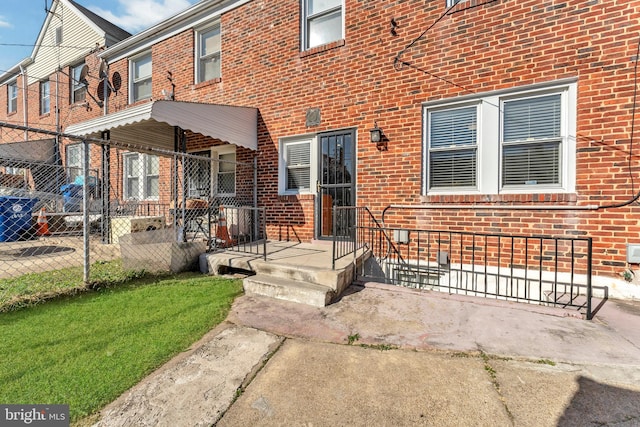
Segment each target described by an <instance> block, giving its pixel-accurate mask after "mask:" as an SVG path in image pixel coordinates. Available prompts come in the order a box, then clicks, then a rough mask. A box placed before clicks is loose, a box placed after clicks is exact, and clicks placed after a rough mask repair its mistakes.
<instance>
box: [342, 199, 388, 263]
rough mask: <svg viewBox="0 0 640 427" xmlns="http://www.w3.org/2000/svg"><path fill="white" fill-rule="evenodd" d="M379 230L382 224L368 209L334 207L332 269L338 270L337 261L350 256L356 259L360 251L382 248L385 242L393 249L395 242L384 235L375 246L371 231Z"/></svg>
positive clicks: (379, 236) (381, 234) (380, 234)
mask: <svg viewBox="0 0 640 427" xmlns="http://www.w3.org/2000/svg"><path fill="white" fill-rule="evenodd" d="M379 229H381V226H380V224H379V223H378V221H377V220H376V218H375V217H374V216H373V214H372V213H371V211H369V209H368V208H366V207H358V206H334V207H333V263H332V268H333V269H335V268H336V261H337V260H339V259H342V258H344V257H345V256H348V255H353V257H354V258H355V257H356V255H357V253H358V251H359V250H361V249H363V248H372V247H374V246H380V245H381V244H382V242H383V241H384V244H385V245H387V246H389V247H393V242H391V240H390V239H389V238H388V236H386V235H385V234H384V233H379V234H378V235H377V238H378V239H380V240H381V242H379V243H378V244H377V245H376V244H375V242H374V233H373V232H372V231H371V230H379Z"/></svg>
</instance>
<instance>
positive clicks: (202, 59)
mask: <svg viewBox="0 0 640 427" xmlns="http://www.w3.org/2000/svg"><path fill="white" fill-rule="evenodd" d="M197 40H198V47H197V52H198V53H197V55H198V58H197V61H196V64H197V67H198V69H197V70H196V73H197V82H198V83H200V82H206V81H207V80H211V79H215V78H219V77H220V24H217V25H215V26H213V27H210V28H207V29H205V30H203V31H199V32H198V39H197Z"/></svg>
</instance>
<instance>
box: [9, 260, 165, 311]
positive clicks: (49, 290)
mask: <svg viewBox="0 0 640 427" xmlns="http://www.w3.org/2000/svg"><path fill="white" fill-rule="evenodd" d="M163 276H164V277H166V276H168V273H162V274H150V273H146V272H144V271H125V270H123V269H122V261H121V260H119V259H118V260H114V261H98V262H96V263H93V264H92V265H91V268H90V269H89V282H88V283H86V284H85V283H83V281H82V277H83V268H82V267H68V268H61V269H59V270H54V271H48V272H45V273H28V274H24V275H22V276H19V277H14V278H9V279H0V312H6V311H12V310H16V309H20V308H23V307H28V306H32V305H35V304H38V303H40V302H43V301H46V300H49V299H52V298H56V297H59V296H65V295H73V294H77V293H78V292H82V291H85V290H87V289H96V288H105V287H110V286H116V285H121V284H124V283H127V282H129V281H131V280H134V279H140V278H144V277H147V278H152V277H153V278H158V277H163Z"/></svg>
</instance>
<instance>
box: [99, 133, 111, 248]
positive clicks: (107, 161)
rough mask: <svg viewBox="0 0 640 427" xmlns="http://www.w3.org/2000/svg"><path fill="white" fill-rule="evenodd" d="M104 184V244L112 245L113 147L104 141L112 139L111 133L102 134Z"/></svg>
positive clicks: (102, 194) (102, 185)
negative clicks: (111, 190) (111, 191)
mask: <svg viewBox="0 0 640 427" xmlns="http://www.w3.org/2000/svg"><path fill="white" fill-rule="evenodd" d="M100 138H101V139H102V141H103V142H102V145H101V147H102V183H101V184H100V197H101V199H102V212H100V213H101V214H102V223H101V227H100V228H101V230H100V231H101V233H102V243H111V218H110V214H111V199H110V197H111V195H110V193H109V188H110V187H111V146H110V145H109V144H105V143H104V141H109V140H110V139H111V131H109V130H105V131H104V132H102V134H101V136H100Z"/></svg>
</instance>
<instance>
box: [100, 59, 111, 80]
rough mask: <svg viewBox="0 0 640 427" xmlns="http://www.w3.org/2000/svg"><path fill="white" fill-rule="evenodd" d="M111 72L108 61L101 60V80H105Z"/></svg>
mask: <svg viewBox="0 0 640 427" xmlns="http://www.w3.org/2000/svg"><path fill="white" fill-rule="evenodd" d="M108 71H109V65H108V64H107V61H105V60H104V59H101V60H100V78H101V79H104V78H106V77H107V75H108V74H107V72H108Z"/></svg>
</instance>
